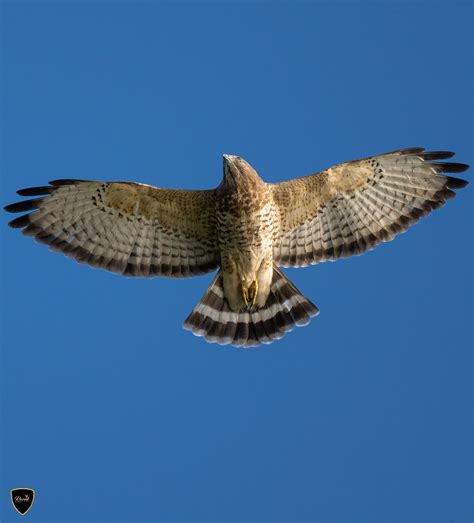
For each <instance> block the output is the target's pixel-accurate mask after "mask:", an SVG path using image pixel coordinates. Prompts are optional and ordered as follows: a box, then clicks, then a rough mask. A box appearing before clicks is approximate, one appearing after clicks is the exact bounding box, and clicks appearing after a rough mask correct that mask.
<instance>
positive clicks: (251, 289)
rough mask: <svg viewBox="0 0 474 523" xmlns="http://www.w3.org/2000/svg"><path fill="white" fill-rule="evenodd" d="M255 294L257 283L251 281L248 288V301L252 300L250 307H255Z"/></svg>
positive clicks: (256, 292)
mask: <svg viewBox="0 0 474 523" xmlns="http://www.w3.org/2000/svg"><path fill="white" fill-rule="evenodd" d="M257 294H258V281H257V280H253V282H252V283H251V284H250V287H249V288H248V295H249V299H250V300H252V307H253V306H254V305H255V302H256V301H257Z"/></svg>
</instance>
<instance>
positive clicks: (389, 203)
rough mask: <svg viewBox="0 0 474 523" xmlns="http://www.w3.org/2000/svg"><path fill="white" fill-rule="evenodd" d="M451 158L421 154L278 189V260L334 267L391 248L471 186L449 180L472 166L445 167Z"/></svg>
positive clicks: (358, 164) (401, 154)
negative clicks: (457, 191)
mask: <svg viewBox="0 0 474 523" xmlns="http://www.w3.org/2000/svg"><path fill="white" fill-rule="evenodd" d="M453 154H454V153H452V152H450V151H433V152H424V150H423V149H421V148H417V147H415V148H410V149H400V150H398V151H393V152H391V153H386V154H382V155H379V156H374V157H371V158H365V159H363V160H354V161H351V162H346V163H342V164H339V165H336V166H335V167H331V168H330V169H327V170H326V171H322V172H320V173H316V174H312V175H310V176H306V177H304V178H297V179H294V180H289V181H287V182H282V183H277V184H272V185H271V189H272V195H273V201H274V204H275V206H274V211H275V213H276V218H275V221H276V222H278V223H279V224H280V228H279V230H276V231H274V239H273V259H274V262H275V263H276V264H278V265H282V266H284V267H289V266H296V267H298V266H305V265H309V264H314V263H318V262H321V261H325V260H335V259H338V258H343V257H347V256H352V255H355V254H361V253H363V252H365V251H367V250H369V249H372V248H373V247H375V246H376V245H377V244H379V243H380V242H386V241H390V240H391V239H393V238H394V236H395V235H397V234H399V233H401V232H403V231H405V230H406V229H407V228H408V227H409V226H410V225H412V224H414V223H415V222H417V221H418V220H419V219H420V218H421V217H422V216H425V215H426V214H428V213H430V212H431V211H432V210H433V209H437V208H438V207H441V206H442V205H444V203H445V202H446V201H447V200H448V199H450V198H453V197H454V196H455V193H454V191H453V190H452V189H461V188H463V187H465V186H466V185H467V182H466V181H465V180H461V179H458V178H453V177H451V176H445V175H443V173H460V172H463V171H465V170H466V169H467V168H468V166H467V165H465V164H462V163H454V162H439V161H433V160H446V159H449V158H451V157H452V156H453Z"/></svg>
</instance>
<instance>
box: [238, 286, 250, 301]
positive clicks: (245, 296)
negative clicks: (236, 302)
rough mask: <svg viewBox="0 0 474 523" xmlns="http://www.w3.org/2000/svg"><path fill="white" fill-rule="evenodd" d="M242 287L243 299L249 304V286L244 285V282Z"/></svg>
mask: <svg viewBox="0 0 474 523" xmlns="http://www.w3.org/2000/svg"><path fill="white" fill-rule="evenodd" d="M240 288H241V290H242V299H243V300H244V304H245V305H247V304H248V302H249V293H248V289H247V287H245V286H244V284H243V283H241V284H240Z"/></svg>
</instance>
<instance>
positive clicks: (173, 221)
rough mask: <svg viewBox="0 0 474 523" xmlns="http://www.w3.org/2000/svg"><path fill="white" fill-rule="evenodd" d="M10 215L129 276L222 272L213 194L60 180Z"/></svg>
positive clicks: (69, 251)
mask: <svg viewBox="0 0 474 523" xmlns="http://www.w3.org/2000/svg"><path fill="white" fill-rule="evenodd" d="M50 183H51V185H50V186H46V187H32V188H29V189H22V190H20V191H18V193H19V194H20V195H22V196H41V197H39V198H33V199H31V200H25V201H21V202H18V203H14V204H11V205H8V206H7V207H5V210H6V211H9V212H26V211H32V212H30V213H29V214H26V215H23V216H20V217H19V218H16V219H15V220H12V221H11V222H10V226H11V227H14V228H22V229H23V233H24V234H26V235H28V236H33V237H34V238H35V239H36V240H38V241H39V242H41V243H45V244H47V245H49V247H50V248H51V249H52V250H55V251H60V252H63V253H64V254H66V255H67V256H70V257H72V258H75V259H76V260H77V261H78V262H80V263H87V264H89V265H92V266H93V267H101V268H104V269H107V270H109V271H113V272H118V273H122V274H125V275H127V276H145V277H146V276H172V277H182V276H192V275H195V274H202V273H206V272H209V271H212V270H214V269H216V268H217V267H218V265H219V252H218V247H217V238H216V231H215V196H214V191H183V190H172V189H159V188H157V187H151V186H148V185H143V184H138V183H131V182H94V181H83V180H55V181H53V182H50Z"/></svg>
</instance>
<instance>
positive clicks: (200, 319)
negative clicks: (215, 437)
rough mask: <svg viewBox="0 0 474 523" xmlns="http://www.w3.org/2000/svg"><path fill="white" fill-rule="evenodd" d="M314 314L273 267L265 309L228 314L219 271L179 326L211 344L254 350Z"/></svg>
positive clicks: (230, 311) (306, 300) (307, 302)
mask: <svg viewBox="0 0 474 523" xmlns="http://www.w3.org/2000/svg"><path fill="white" fill-rule="evenodd" d="M318 313H319V309H318V308H317V307H316V305H314V304H313V303H311V302H310V301H309V300H308V299H307V298H305V297H304V296H303V295H302V294H301V292H300V291H299V290H298V289H297V288H296V287H295V286H294V285H293V284H292V283H291V282H290V281H289V280H288V278H287V277H286V276H285V275H284V274H283V273H282V272H281V271H280V270H279V269H278V268H277V267H276V266H274V267H273V279H272V284H271V288H270V294H269V296H268V299H267V302H266V303H265V306H264V307H260V308H258V309H255V310H253V311H232V310H231V309H230V308H229V305H228V304H227V300H226V299H225V296H224V289H223V286H222V275H221V271H219V272H218V274H217V276H216V277H215V278H214V280H213V282H212V283H211V285H210V286H209V288H208V289H207V291H206V293H205V294H204V296H203V297H202V298H201V301H200V302H199V303H198V304H197V305H196V307H195V308H194V310H193V311H192V312H191V314H190V315H189V316H188V317H187V318H186V320H185V321H184V324H183V327H184V328H185V329H188V330H191V331H192V332H193V334H195V335H196V336H203V337H204V338H205V339H206V340H207V341H208V342H211V343H219V344H221V345H227V344H232V345H234V346H236V347H254V346H256V345H260V344H261V343H271V342H272V341H274V340H278V339H280V338H281V337H283V336H284V335H285V333H286V332H288V331H290V330H292V329H293V328H294V327H295V325H296V326H303V325H307V324H308V323H309V322H310V319H311V317H312V316H316V315H317V314H318Z"/></svg>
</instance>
